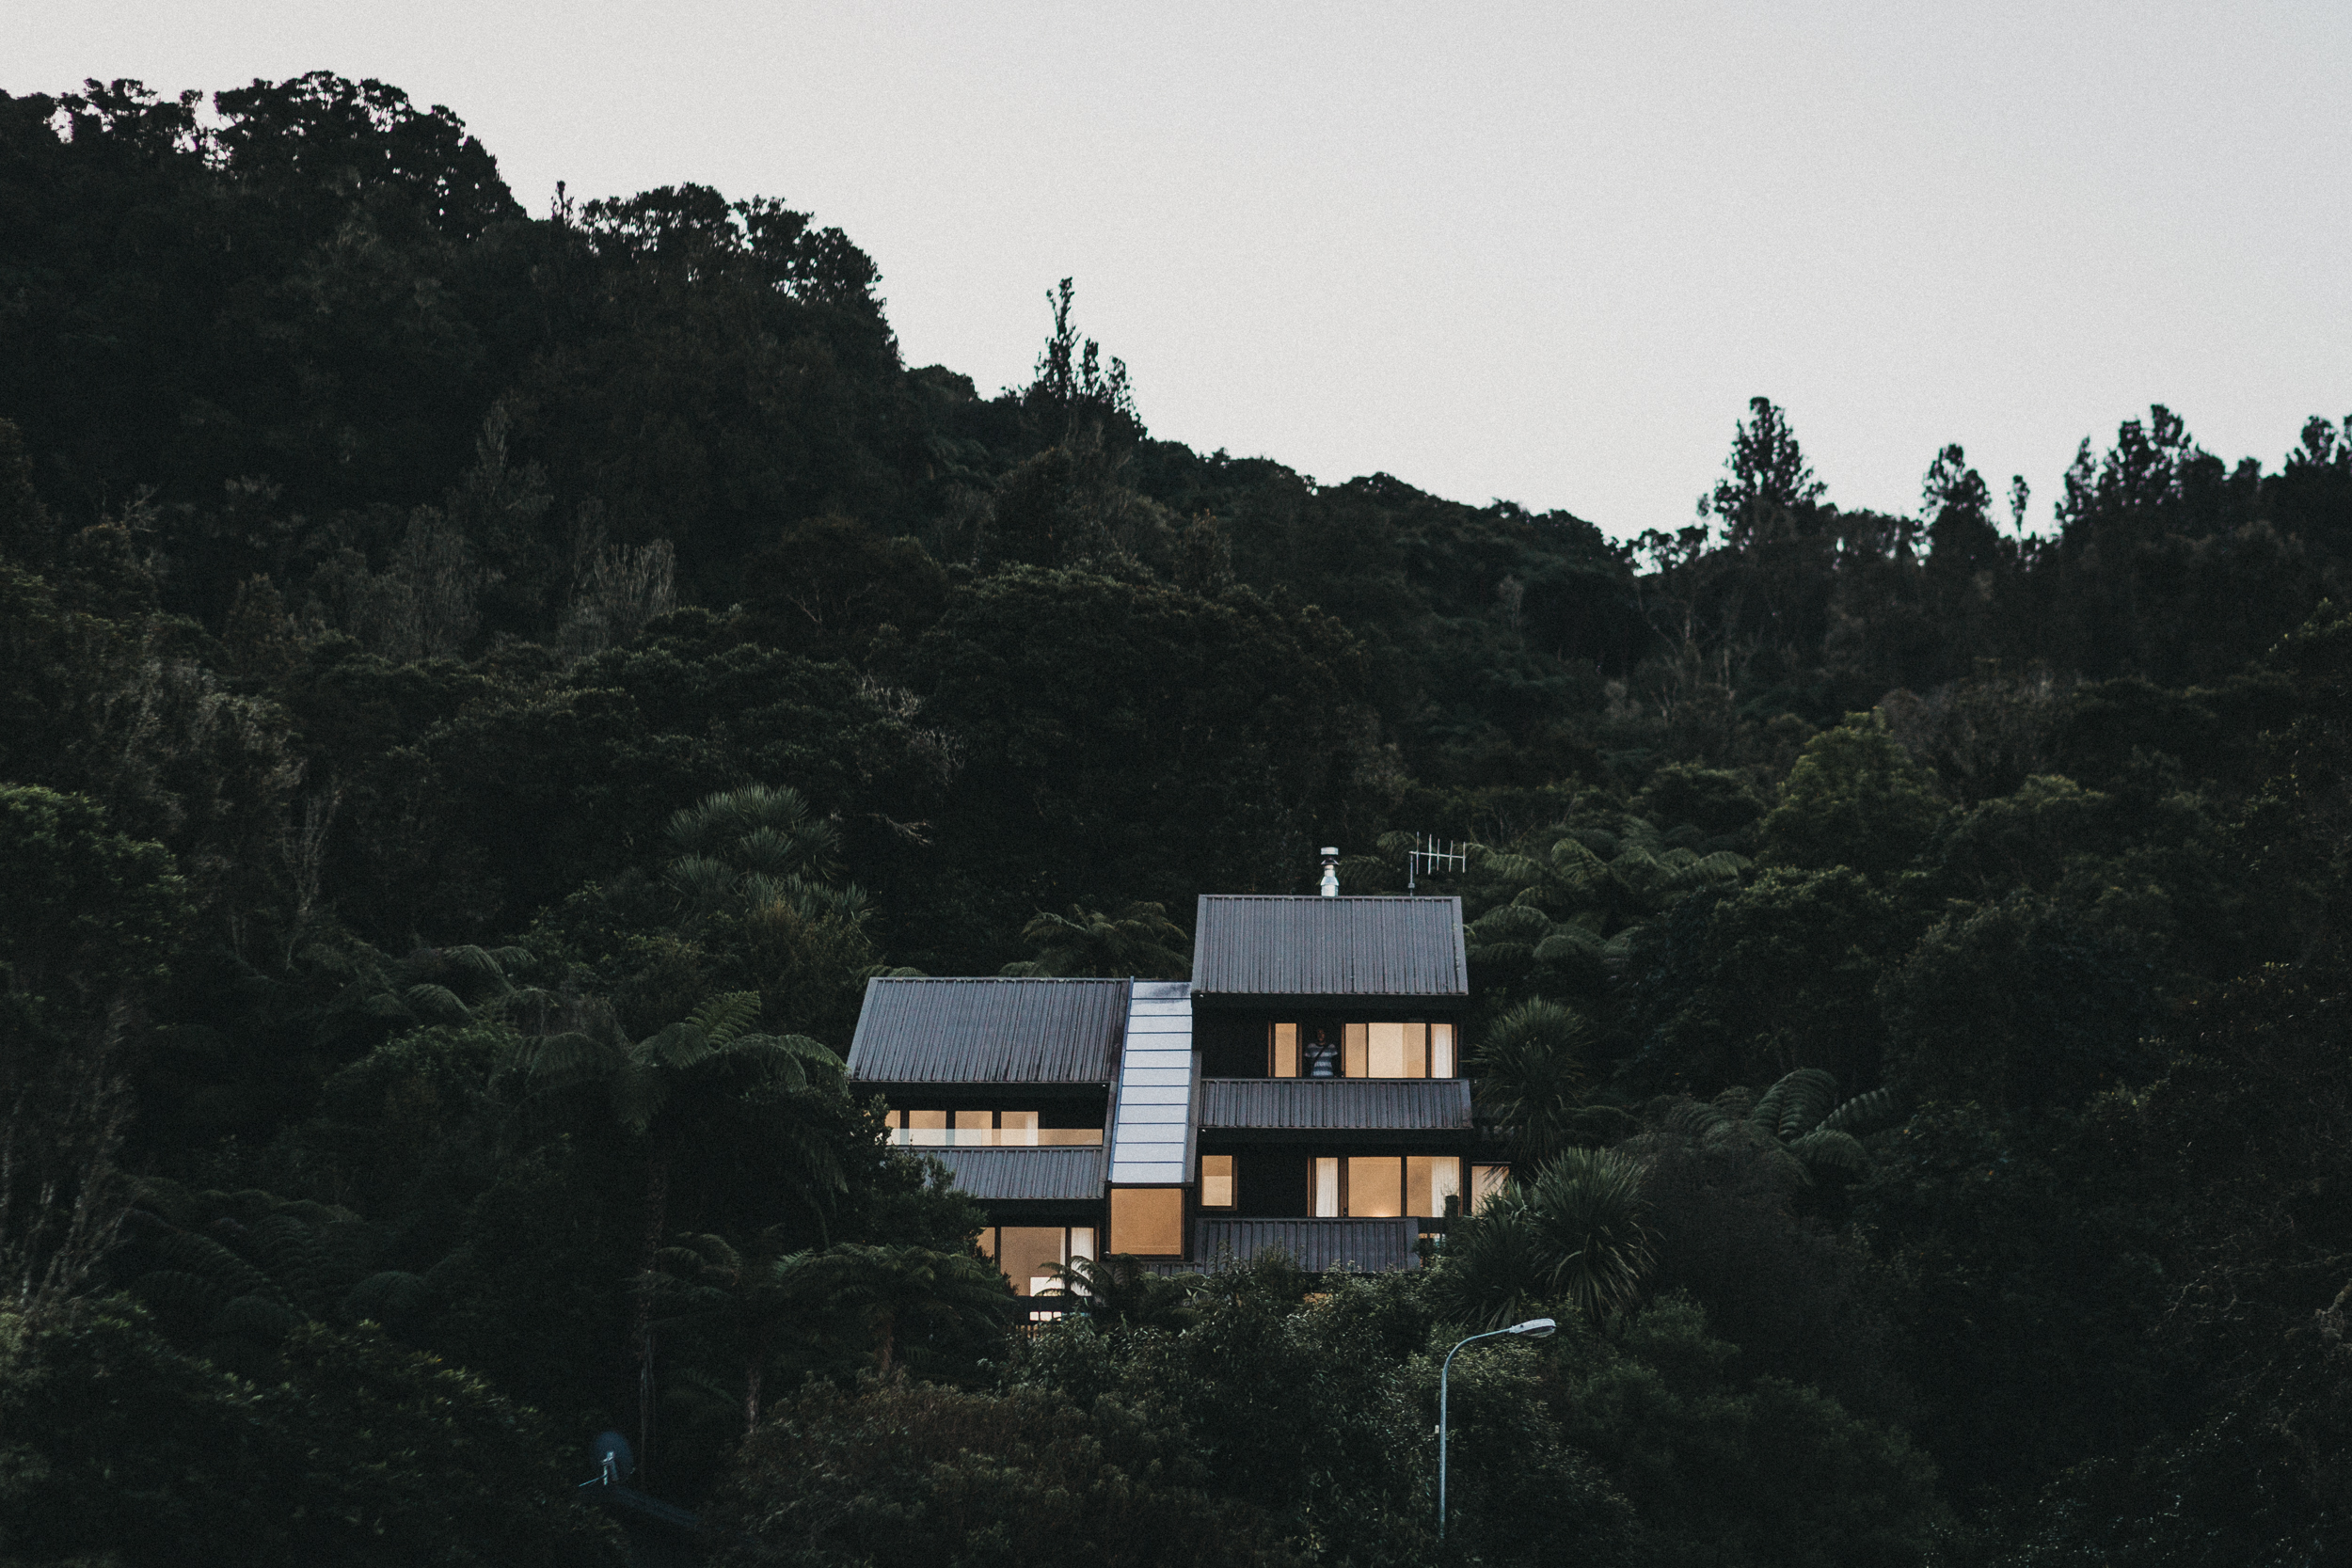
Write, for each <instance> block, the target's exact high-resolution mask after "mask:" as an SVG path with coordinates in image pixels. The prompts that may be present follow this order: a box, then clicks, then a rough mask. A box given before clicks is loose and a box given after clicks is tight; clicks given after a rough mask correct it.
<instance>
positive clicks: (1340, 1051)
mask: <svg viewBox="0 0 2352 1568" xmlns="http://www.w3.org/2000/svg"><path fill="white" fill-rule="evenodd" d="M1270 1031H1271V1033H1270V1045H1269V1051H1268V1062H1267V1066H1268V1068H1269V1069H1270V1070H1271V1072H1272V1075H1273V1076H1274V1077H1277V1078H1329V1077H1333V1076H1337V1077H1342V1078H1451V1077H1453V1076H1454V1071H1455V1068H1456V1066H1457V1064H1456V1061H1455V1052H1454V1044H1455V1036H1454V1025H1453V1024H1451V1023H1425V1022H1406V1023H1343V1024H1341V1025H1340V1037H1339V1038H1338V1039H1337V1040H1333V1039H1332V1038H1331V1037H1330V1036H1329V1033H1328V1032H1327V1030H1326V1029H1324V1028H1321V1027H1317V1028H1315V1029H1313V1030H1312V1031H1311V1034H1312V1037H1311V1038H1309V1037H1308V1036H1309V1034H1310V1030H1309V1028H1308V1026H1307V1025H1305V1024H1301V1023H1277V1024H1273V1025H1271V1026H1270ZM1326 1059H1327V1060H1328V1062H1329V1064H1330V1065H1329V1067H1328V1068H1327V1069H1320V1068H1319V1066H1318V1064H1319V1063H1320V1062H1321V1061H1323V1060H1326Z"/></svg>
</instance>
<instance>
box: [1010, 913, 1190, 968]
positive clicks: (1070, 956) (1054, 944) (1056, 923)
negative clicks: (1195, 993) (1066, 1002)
mask: <svg viewBox="0 0 2352 1568" xmlns="http://www.w3.org/2000/svg"><path fill="white" fill-rule="evenodd" d="M1021 940H1022V941H1023V942H1026V943H1028V945H1029V947H1030V949H1031V950H1032V951H1034V952H1035V953H1036V954H1037V957H1036V958H1030V959H1026V960H1024V961H1021V962H1017V963H1009V964H1007V965H1006V966H1005V967H1004V970H1003V971H1002V973H1004V974H1028V975H1046V976H1053V977H1058V978H1069V977H1075V976H1080V975H1096V976H1106V977H1113V978H1115V977H1118V976H1121V975H1128V976H1134V977H1136V978H1139V979H1146V980H1182V979H1184V977H1185V976H1187V975H1188V974H1191V973H1192V955H1191V953H1190V952H1189V951H1188V949H1189V948H1190V946H1191V942H1192V939H1191V938H1190V937H1188V936H1186V935H1185V934H1184V927H1181V926H1179V925H1177V924H1176V923H1175V922H1174V921H1172V920H1170V919H1168V911H1167V909H1166V907H1165V906H1162V905H1159V904H1152V903H1145V902H1143V901H1141V900H1137V901H1136V902H1133V903H1129V904H1123V905H1121V906H1120V909H1119V912H1118V913H1117V914H1116V915H1109V914H1104V912H1103V911H1100V910H1089V909H1087V908H1085V907H1084V906H1082V905H1078V904H1073V905H1071V906H1070V912H1069V913H1068V914H1066V915H1059V914H1052V913H1048V912H1045V911H1040V912H1039V913H1038V914H1037V915H1036V916H1035V917H1034V918H1033V919H1031V920H1030V922H1029V923H1028V925H1026V926H1025V927H1022V929H1021Z"/></svg>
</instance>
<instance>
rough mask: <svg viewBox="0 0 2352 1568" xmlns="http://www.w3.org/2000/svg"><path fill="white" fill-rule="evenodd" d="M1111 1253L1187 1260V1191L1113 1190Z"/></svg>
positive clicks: (1127, 1188)
mask: <svg viewBox="0 0 2352 1568" xmlns="http://www.w3.org/2000/svg"><path fill="white" fill-rule="evenodd" d="M1111 1250H1112V1251H1113V1252H1132V1253H1134V1254H1136V1256H1137V1257H1156V1258H1181V1257H1183V1256H1184V1188H1182V1187H1113V1188H1112V1189H1111Z"/></svg>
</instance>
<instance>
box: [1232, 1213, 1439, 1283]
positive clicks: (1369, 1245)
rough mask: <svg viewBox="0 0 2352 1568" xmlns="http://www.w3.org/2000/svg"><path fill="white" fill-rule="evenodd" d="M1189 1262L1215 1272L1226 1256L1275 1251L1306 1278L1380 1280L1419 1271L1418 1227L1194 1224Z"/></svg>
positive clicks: (1413, 1223)
mask: <svg viewBox="0 0 2352 1568" xmlns="http://www.w3.org/2000/svg"><path fill="white" fill-rule="evenodd" d="M1192 1236H1193V1246H1192V1256H1193V1259H1194V1260H1195V1261H1196V1262H1197V1263H1199V1264H1200V1265H1201V1266H1202V1267H1205V1268H1215V1267H1216V1265H1217V1264H1218V1263H1219V1262H1220V1261H1221V1260H1222V1259H1224V1258H1226V1257H1227V1256H1229V1255H1230V1256H1231V1257H1232V1258H1234V1259H1250V1258H1254V1257H1256V1256H1257V1255H1258V1254H1259V1253H1261V1252H1268V1251H1275V1250H1279V1251H1282V1252H1285V1253H1288V1254H1289V1255H1290V1259H1291V1261H1292V1262H1294V1263H1295V1264H1297V1265H1298V1266H1299V1267H1300V1268H1302V1269H1305V1270H1306V1271H1307V1272H1308V1273H1310V1274H1322V1273H1324V1272H1325V1271H1327V1270H1329V1269H1342V1268H1353V1269H1360V1270H1362V1271H1363V1272H1364V1273H1366V1274H1383V1273H1390V1272H1393V1271H1394V1270H1397V1269H1417V1268H1420V1267H1421V1254H1420V1252H1419V1251H1417V1250H1416V1248H1415V1243H1418V1242H1419V1241H1420V1240H1421V1222H1420V1221H1418V1220H1412V1219H1401V1220H1196V1221H1194V1222H1193V1233H1192Z"/></svg>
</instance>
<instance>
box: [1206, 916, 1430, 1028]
mask: <svg viewBox="0 0 2352 1568" xmlns="http://www.w3.org/2000/svg"><path fill="white" fill-rule="evenodd" d="M1194 931H1195V933H1196V934H1195V935H1194V937H1193V945H1192V995H1193V1000H1194V1001H1195V1002H1207V1003H1212V1004H1214V1003H1215V1002H1216V1001H1218V1000H1221V999H1232V1000H1234V1001H1239V1000H1240V999H1242V998H1261V997H1263V998H1283V999H1290V1000H1298V1001H1305V1000H1310V999H1315V1000H1324V1001H1328V1002H1333V1003H1344V1002H1346V1001H1347V1000H1348V999H1351V998H1361V999H1363V1000H1364V1001H1366V1002H1371V1001H1374V1000H1391V1001H1406V1000H1413V1001H1420V1002H1422V1003H1423V1004H1424V1005H1435V1006H1439V1007H1447V1006H1459V1005H1460V1004H1462V1003H1464V1002H1465V1001H1467V1000H1468V999H1469V996H1470V964H1469V962H1468V960H1467V959H1466V958H1464V957H1463V953H1462V901H1461V900H1460V899H1459V898H1280V897H1267V896H1257V895H1249V896H1243V895H1222V894H1202V895H1200V916H1199V924H1198V925H1196V926H1195V927H1194Z"/></svg>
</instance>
